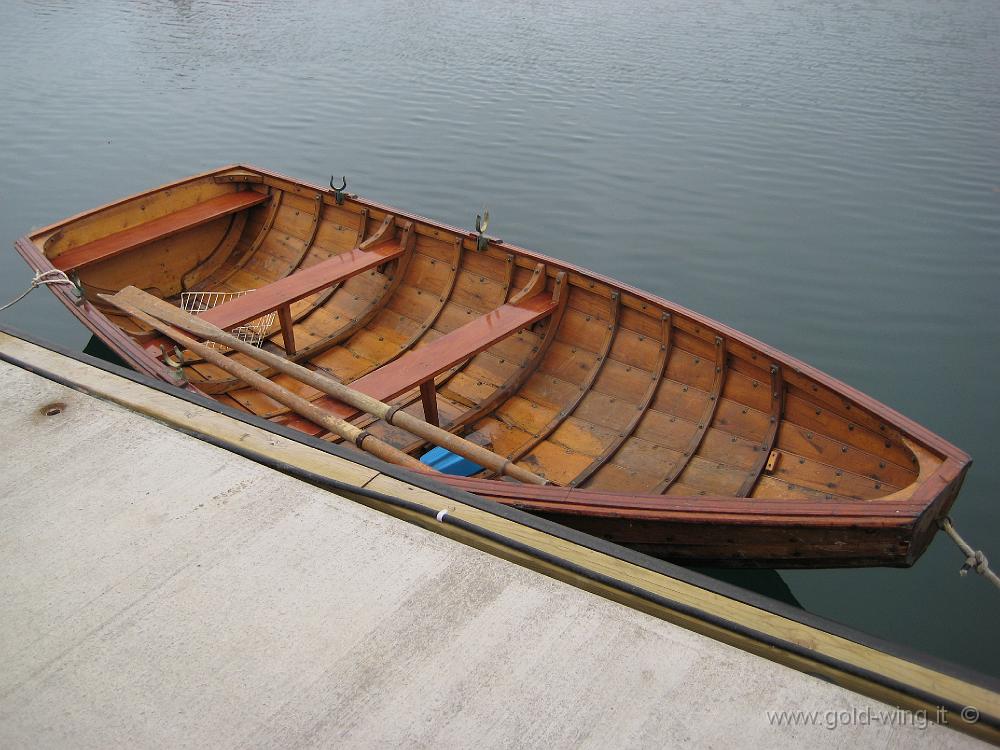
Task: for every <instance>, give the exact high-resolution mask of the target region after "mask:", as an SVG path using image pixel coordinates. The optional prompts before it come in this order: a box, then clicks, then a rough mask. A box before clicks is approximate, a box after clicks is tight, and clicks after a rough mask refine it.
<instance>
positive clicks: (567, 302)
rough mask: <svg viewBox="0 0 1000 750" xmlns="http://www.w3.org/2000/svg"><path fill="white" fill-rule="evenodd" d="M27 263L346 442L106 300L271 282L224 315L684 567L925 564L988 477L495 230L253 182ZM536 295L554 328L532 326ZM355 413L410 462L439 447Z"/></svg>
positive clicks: (708, 325)
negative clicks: (964, 488) (948, 523)
mask: <svg viewBox="0 0 1000 750" xmlns="http://www.w3.org/2000/svg"><path fill="white" fill-rule="evenodd" d="M16 247H17V250H18V252H19V253H20V254H21V255H22V256H23V257H24V258H25V260H26V261H27V262H28V263H29V265H30V266H31V267H32V268H33V269H35V270H36V271H44V270H48V269H50V268H53V267H57V268H61V269H63V270H66V271H67V272H69V273H70V274H72V275H73V277H74V278H77V279H78V280H79V283H80V286H81V289H82V291H83V299H82V300H81V299H78V298H77V297H76V296H75V295H74V294H73V293H72V292H71V291H68V290H67V289H66V288H65V287H50V289H51V290H52V291H53V293H54V294H56V296H57V297H59V298H60V299H61V300H62V301H63V302H64V304H66V306H67V307H68V308H69V309H70V310H71V312H73V314H74V315H76V317H77V318H78V319H79V320H81V321H82V322H83V323H84V324H85V325H86V326H87V327H88V328H90V330H91V331H93V332H94V333H95V334H96V335H97V336H99V337H100V338H101V339H102V340H104V341H105V343H107V344H108V345H109V346H110V347H111V348H112V349H113V350H114V351H115V352H116V353H117V354H119V356H121V357H122V358H123V359H125V360H126V361H127V362H129V363H130V364H131V365H133V366H134V367H135V368H136V369H138V370H140V371H141V372H144V373H146V374H149V375H153V376H155V377H159V378H162V379H164V380H166V381H168V382H175V383H177V384H179V385H182V386H184V387H186V388H189V389H192V390H198V391H202V392H205V393H207V394H210V395H211V396H212V397H213V398H215V399H217V400H218V401H219V402H221V403H223V404H226V405H228V406H231V407H233V408H236V409H239V410H243V411H247V412H250V413H253V414H256V415H259V416H262V417H264V418H267V419H271V420H274V421H276V422H279V423H282V424H286V425H291V426H294V427H296V428H298V429H301V430H303V431H305V432H307V433H309V434H312V435H319V436H322V437H324V438H327V439H331V440H332V439H335V438H334V436H331V435H328V434H325V433H324V432H323V430H322V429H321V428H319V427H317V426H316V425H315V424H312V423H310V422H307V421H305V420H303V419H302V418H301V417H299V416H298V415H296V414H294V413H291V412H289V410H288V409H287V408H286V407H284V406H282V405H281V404H279V403H278V402H276V401H273V400H272V399H270V398H269V397H267V396H266V395H264V394H262V393H260V392H258V391H255V390H252V389H249V388H246V387H244V386H243V384H242V383H240V382H239V381H237V380H234V379H233V378H232V377H231V376H229V375H228V374H227V373H225V372H224V371H222V370H220V369H219V368H216V367H213V366H212V365H210V364H208V363H206V362H204V361H200V360H198V359H197V358H195V357H192V356H190V355H188V356H185V364H184V366H183V368H182V370H181V371H182V373H183V377H182V376H181V371H179V370H178V368H177V367H175V366H172V365H171V364H170V363H169V362H165V361H163V358H162V356H161V352H162V349H161V348H160V344H164V343H168V342H166V341H164V340H162V339H160V337H158V336H157V335H156V334H155V333H153V332H150V331H148V330H146V329H145V326H144V325H143V324H141V323H139V322H138V321H135V320H133V319H131V318H129V317H128V316H126V315H124V314H123V313H121V312H120V311H118V310H116V309H114V308H113V307H110V306H109V305H107V304H106V303H104V302H103V301H102V300H100V299H99V298H98V297H97V294H98V293H100V292H109V291H110V292H115V291H117V290H119V289H121V288H123V287H125V286H129V285H132V286H136V287H139V288H142V289H145V290H146V291H149V292H151V293H153V294H155V295H156V296H159V297H162V298H163V299H166V300H168V301H171V302H173V303H175V304H178V303H179V297H180V294H181V293H182V292H185V291H197V290H208V291H220V292H233V293H237V292H243V291H246V290H257V291H256V293H255V294H254V295H248V296H247V297H243V298H242V302H238V303H237V302H233V303H229V305H228V306H227V307H225V308H217V309H216V311H213V313H212V314H214V315H215V316H216V318H217V322H218V323H219V324H220V325H223V327H229V328H231V327H232V326H233V325H234V324H235V322H237V321H240V322H242V321H245V320H246V319H248V317H252V316H253V315H254V314H256V313H257V312H259V311H260V310H264V309H267V310H270V311H276V312H277V313H278V315H277V321H278V322H276V323H275V324H274V325H273V326H272V328H271V329H270V330H269V331H268V332H267V340H266V343H265V344H264V345H265V346H266V347H267V348H268V349H269V350H271V351H274V352H278V353H282V354H284V355H286V356H288V357H289V358H291V359H294V360H295V361H298V362H299V363H301V364H305V365H307V366H308V367H310V368H315V369H320V370H322V371H324V372H327V373H330V374H332V375H333V376H334V377H336V378H337V379H338V380H340V381H342V382H345V383H353V384H356V386H357V387H359V389H361V390H365V388H369V387H370V388H372V389H374V391H367V390H366V391H365V392H372V395H375V393H376V392H377V393H378V394H379V395H378V396H377V397H379V398H383V397H384V398H387V399H389V400H390V401H391V403H393V404H396V405H399V406H400V408H402V409H405V410H406V411H408V412H411V413H412V414H414V415H416V416H421V417H423V416H424V415H425V414H428V415H431V416H433V418H435V419H436V420H437V421H438V422H439V423H440V425H441V426H442V427H444V428H446V429H448V430H451V431H453V432H456V433H457V434H460V435H462V436H464V437H466V438H468V439H469V440H471V441H473V442H476V443H479V444H481V445H484V446H486V447H488V448H490V449H491V450H493V451H494V452H496V453H498V454H500V455H501V456H503V457H505V458H508V459H510V460H511V461H512V462H515V463H517V464H518V465H520V466H523V467H524V468H526V469H528V470H529V471H531V472H534V473H536V474H538V475H540V476H543V477H545V478H546V479H548V480H549V481H550V482H551V484H550V485H546V486H541V487H539V486H529V485H520V484H516V483H512V482H509V481H499V480H497V479H496V478H494V477H492V476H490V475H488V474H486V473H485V472H484V473H482V474H481V475H479V476H476V477H470V478H461V477H449V476H445V477H442V481H445V482H448V483H450V484H452V485H454V486H456V487H460V488H462V489H466V490H469V491H472V492H475V493H477V494H479V495H482V496H484V497H489V498H492V499H494V500H497V501H499V502H501V503H505V504H508V505H513V506H516V507H519V508H523V509H525V510H529V511H531V512H534V513H538V514H540V515H542V516H545V517H548V518H552V519H553V520H556V521H558V522H560V523H564V524H566V525H569V526H573V527H576V528H579V529H581V530H584V531H587V532H589V533H592V534H594V535H596V536H599V537H603V538H606V539H610V540H612V541H616V542H620V543H623V544H627V545H630V546H634V547H636V548H637V549H641V550H645V551H648V552H651V553H654V554H657V555H659V556H662V557H667V558H670V559H674V560H679V561H686V562H691V563H697V564H715V565H733V566H746V567H762V566H766V567H834V566H855V565H895V566H905V565H911V564H912V563H913V562H914V561H915V560H916V559H917V557H918V556H919V555H920V554H921V553H922V552H923V550H924V549H925V548H926V546H927V544H928V543H929V542H930V540H931V538H932V537H933V535H934V533H935V531H936V528H937V524H936V520H937V519H938V518H940V517H941V516H943V515H944V514H946V513H947V512H948V509H949V508H950V506H951V504H952V503H953V502H954V499H955V496H956V495H957V493H958V490H959V488H960V487H961V483H962V480H963V478H964V476H965V473H966V471H967V470H968V467H969V464H970V459H969V457H968V456H967V455H966V454H965V453H963V452H962V451H961V450H959V449H957V448H956V447H955V446H953V445H951V444H950V443H948V442H947V441H945V440H943V439H942V438H940V437H938V436H937V435H935V434H933V433H931V432H930V431H928V430H927V429H926V428H924V427H921V426H920V425H918V424H916V423H914V422H912V421H911V420H909V419H907V418H906V417H903V416H902V415H900V414H898V413H896V412H894V411H893V410H891V409H889V408H888V407H886V406H884V405H883V404H881V403H879V402H877V401H875V400H874V399H872V398H870V397H868V396H866V395H864V394H861V393H860V392H858V391H856V390H854V389H853V388H851V387H849V386H847V385H845V384H843V383H840V382H839V381H837V380H835V379H833V378H831V377H830V376H828V375H825V374H824V373H821V372H819V371H817V370H815V369H814V368H811V367H809V366H808V365H805V364H804V363H801V362H799V361H797V360H795V359H793V358H791V357H789V356H788V355H786V354H783V353H781V352H779V351H777V350H775V349H773V348H771V347H768V346H766V345H765V344H762V343H761V342H758V341H756V340H754V339H752V338H750V337H748V336H745V335H744V334H741V333H739V332H737V331H735V330H733V329H731V328H729V327H727V326H724V325H722V324H720V323H718V322H715V321H712V320H710V319H708V318H706V317H704V316H701V315H698V314H697V313H694V312H692V311H690V310H687V309H685V308H682V307H680V306H678V305H675V304H673V303H670V302H668V301H666V300H663V299H660V298H657V297H655V296H653V295H650V294H648V293H645V292H642V291H640V290H637V289H634V288H631V287H629V286H626V285H624V284H621V283H619V282H615V281H613V280H611V279H608V278H605V277H602V276H599V275H597V274H594V273H592V272H589V271H586V270H584V269H580V268H577V267H575V266H572V265H570V264H567V263H564V262H562V261H559V260H555V259H552V258H548V257H545V256H542V255H539V254H537V253H534V252H531V251H529V250H526V249H524V248H520V247H516V246H514V245H511V244H508V243H504V242H501V241H499V240H495V239H489V241H488V243H487V246H486V248H485V250H477V237H476V235H475V234H474V233H471V232H467V231H464V230H461V229H457V228H454V227H449V226H446V225H443V224H439V223H436V222H433V221H430V220H428V219H424V218H422V217H419V216H414V215H410V214H407V213H406V212H403V211H399V210H397V209H395V208H390V207H388V206H383V205H380V204H378V203H374V202H371V201H366V200H362V199H360V198H358V197H356V196H352V195H343V196H342V203H338V201H337V196H336V195H335V194H334V193H333V192H332V191H330V190H327V189H325V188H320V187H315V186H311V185H308V184H305V183H301V182H297V181H295V180H292V179H290V178H287V177H284V176H281V175H278V174H275V173H272V172H269V171H266V170H263V169H259V168H256V167H249V166H242V165H238V166H231V167H225V168H223V169H219V170H214V171H212V172H208V173H205V174H202V175H198V176H196V177H193V178H189V179H186V180H181V181H179V182H175V183H171V184H169V185H166V186H163V187H161V188H158V189H156V190H151V191H149V192H146V193H142V194H140V195H137V196H133V197H131V198H127V199H124V200H122V201H118V202H116V203H113V204H110V205H108V206H104V207H101V208H98V209H95V210H93V211H88V212H86V213H83V214H80V215H78V216H75V217H72V218H70V219H67V220H65V221H62V222H59V223H57V224H54V225H52V226H49V227H46V228H44V229H41V230H38V231H37V232H34V233H33V234H31V235H30V236H28V237H24V238H22V239H20V240H18V241H17V243H16ZM380 254H381V255H380ZM309 269H313V270H312V271H311V272H310V270H309ZM532 295H534V297H532ZM529 297H531V299H530V300H529ZM549 297H551V303H543V300H544V299H548V298H549ZM250 300H253V302H249V301H250ZM529 302H530V303H531V304H535V305H536V308H537V309H536V310H535V311H534V312H532V313H531V314H530V315H528V314H525V313H520V312H518V311H519V310H520V307H519V306H520V305H525V304H529ZM257 308H259V310H258V309H257ZM206 315H208V314H206ZM484 331H489V332H490V333H486V334H484ZM484 336H485V338H484ZM435 341H439V343H438V344H436V345H434V346H430V345H431V344H432V343H433V342H435ZM425 347H429V348H428V349H427V351H426V353H425V354H426V355H428V356H423V357H421V356H420V352H421V349H423V348H425ZM441 352H447V353H448V354H447V356H444V355H442V354H441ZM230 356H233V357H236V358H238V359H240V361H242V362H244V363H245V364H250V365H252V366H253V367H254V368H255V369H257V370H260V371H262V372H263V374H265V375H267V376H268V377H271V378H272V379H273V380H274V381H275V382H277V383H279V384H280V385H282V386H284V387H286V388H289V389H290V390H292V391H293V392H295V393H297V394H298V395H301V396H303V397H305V398H307V399H309V400H311V401H313V402H314V403H316V404H317V405H320V406H323V407H324V408H327V409H330V410H332V411H334V412H337V409H338V408H340V407H342V406H343V405H342V404H339V402H336V401H334V400H333V399H331V398H330V397H327V396H324V395H323V394H321V393H320V392H318V391H316V390H315V389H313V388H311V387H308V386H305V385H303V384H301V383H297V382H295V381H293V380H291V379H290V378H289V377H288V376H285V375H275V374H274V373H273V372H268V371H267V370H266V368H263V367H262V366H261V365H259V364H258V363H254V362H253V361H252V360H248V359H247V358H246V357H245V355H243V354H232V353H230ZM432 358H433V359H435V360H437V361H436V362H429V361H427V360H429V359H432ZM389 365H391V366H389ZM387 366H388V367H387ZM383 368H384V369H383ZM390 371H391V375H390ZM390 384H391V387H390ZM379 388H381V389H382V390H381V391H379V390H378V389H379ZM344 416H347V414H344ZM349 416H350V417H351V418H352V419H353V420H354V422H355V423H356V424H357V425H359V426H361V427H362V428H363V429H366V430H368V431H369V432H370V433H371V434H373V435H375V436H377V437H378V438H381V439H382V440H385V441H386V442H388V443H390V444H392V445H394V446H396V447H397V448H400V449H402V450H405V451H407V452H410V453H414V454H416V453H418V452H419V451H421V450H422V449H423V448H424V447H425V446H424V444H423V443H422V442H421V441H419V440H414V438H413V436H412V435H410V434H409V433H405V432H403V431H401V430H400V429H399V428H397V427H393V426H391V425H389V424H387V423H385V422H384V421H381V420H376V419H374V418H372V417H368V416H366V415H357V414H350V415H349Z"/></svg>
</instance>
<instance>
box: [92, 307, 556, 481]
mask: <svg viewBox="0 0 1000 750" xmlns="http://www.w3.org/2000/svg"><path fill="white" fill-rule="evenodd" d="M102 296H104V298H105V299H107V300H108V301H109V302H111V303H112V304H115V305H119V306H120V303H125V304H128V305H129V306H130V307H132V308H138V309H141V310H143V311H145V312H147V313H149V314H151V315H155V316H156V317H157V318H160V319H161V320H163V321H166V322H167V323H170V324H171V325H173V326H176V327H178V328H183V329H184V330H186V331H190V332H191V333H193V334H195V335H197V336H200V337H201V338H203V339H206V340H208V341H214V342H216V343H218V344H222V345H223V346H228V347H229V348H230V349H233V350H235V351H238V352H242V353H244V354H246V355H248V356H250V357H253V358H254V359H256V360H258V361H260V362H263V363H264V364H267V365H270V366H271V367H273V368H274V369H275V370H278V371H279V372H283V373H285V374H286V375H290V376H291V377H293V378H295V379H296V380H298V381H300V382H302V383H305V384H306V385H310V386H312V387H313V388H315V389H316V390H318V391H322V392H323V393H325V394H327V395H329V396H333V397H334V398H336V399H338V400H340V401H343V402H344V403H345V404H349V405H350V406H353V407H354V408H355V409H358V410H360V411H363V412H366V413H368V414H371V415H373V416H375V417H378V418H379V419H384V420H385V421H387V422H388V423H389V424H392V425H395V426H397V427H399V428H401V429H404V430H406V431H407V432H410V433H412V434H414V435H416V436H417V437H421V438H423V439H424V440H426V441H428V442H429V443H432V444H434V445H438V446H440V447H442V448H445V449H446V450H449V451H451V452H452V453H456V454H458V455H459V456H462V457H463V458H467V459H469V460H470V461H472V462H474V463H476V464H478V465H480V466H483V467H485V468H487V469H490V470H491V471H493V472H496V473H498V474H504V475H506V476H509V477H511V478H512V479H516V480H518V481H519V482H524V483H526V484H547V483H548V482H547V481H546V480H545V479H543V478H542V477H540V476H538V475H537V474H534V473H533V472H530V471H528V470H527V469H525V468H523V467H521V466H518V465H517V464H515V463H513V462H511V461H508V460H507V459H506V458H504V457H503V456H499V455H497V454H496V453H494V452H493V451H491V450H489V449H487V448H484V447H483V446H481V445H476V444H475V443H473V442H471V441H469V440H465V439H464V438H460V437H459V436H458V435H454V434H452V433H450V432H448V431H447V430H443V429H441V428H440V427H436V426H435V425H432V424H428V423H427V422H425V421H423V420H422V419H418V418H417V417H414V416H413V415H412V414H409V413H407V412H405V411H403V410H402V409H398V408H394V407H391V406H389V405H388V404H385V403H383V402H382V401H379V400H378V399H376V398H373V397H371V396H369V395H368V394H367V393H362V392H361V391H358V390H355V389H354V388H351V387H349V386H346V385H344V384H343V383H340V382H338V381H336V380H334V379H333V378H331V377H328V376H326V375H322V374H320V373H319V372H316V371H314V370H309V369H307V368H305V367H303V366H302V365H299V364H297V363H295V362H290V361H288V360H287V359H285V358H283V357H280V356H278V355H276V354H272V353H271V352H269V351H266V350H264V349H261V348H259V347H256V346H253V345H252V344H248V343H247V342H245V341H243V340H241V339H239V338H237V337H236V336H233V335H232V334H230V333H227V332H226V331H223V330H222V329H220V328H218V327H216V326H214V325H212V324H211V323H208V322H206V321H204V320H201V319H199V318H197V317H195V316H193V315H190V314H188V313H186V312H184V311H183V310H180V309H179V308H177V307H174V306H173V305H171V304H170V303H169V302H165V301H164V300H161V299H158V298H156V297H154V296H152V295H150V294H147V293H146V292H143V291H141V290H139V289H136V288H135V287H126V288H125V289H123V290H121V291H120V292H118V294H116V295H113V296H111V295H102ZM168 335H169V334H168ZM192 351H194V350H193V349H192ZM265 380H266V378H265ZM282 403H284V402H282ZM324 413H325V412H324ZM303 416H306V415H303ZM306 418H307V419H311V418H310V417H306ZM318 424H319V423H318ZM338 434H339V433H338ZM421 466H425V465H424V464H421Z"/></svg>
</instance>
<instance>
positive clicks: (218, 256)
mask: <svg viewBox="0 0 1000 750" xmlns="http://www.w3.org/2000/svg"><path fill="white" fill-rule="evenodd" d="M249 215H250V214H249V212H247V211H241V212H240V213H238V214H236V215H234V216H233V218H232V221H230V222H229V229H228V230H227V231H226V234H225V235H224V236H223V237H222V239H221V240H219V244H218V245H216V246H215V249H214V250H213V251H212V252H211V253H210V254H209V255H208V257H207V258H205V259H204V260H203V261H201V262H200V263H198V264H197V265H195V267H194V268H192V269H191V270H190V271H188V272H187V273H186V274H184V275H183V276H182V277H181V289H182V290H188V289H191V288H193V287H194V286H196V285H197V284H198V283H199V282H200V281H201V280H202V279H206V278H208V277H209V276H211V275H212V274H213V273H215V272H216V271H218V270H219V269H220V268H221V267H222V264H223V263H225V262H226V259H227V258H229V256H230V254H231V253H232V252H233V249H234V248H235V247H236V244H237V243H238V242H239V241H240V237H242V236H243V230H244V228H245V227H246V224H247V217H248V216H249Z"/></svg>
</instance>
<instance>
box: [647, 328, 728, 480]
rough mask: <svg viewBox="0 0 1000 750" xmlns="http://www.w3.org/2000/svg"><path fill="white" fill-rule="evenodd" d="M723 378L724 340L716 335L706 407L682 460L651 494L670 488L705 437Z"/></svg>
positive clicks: (724, 370)
mask: <svg viewBox="0 0 1000 750" xmlns="http://www.w3.org/2000/svg"><path fill="white" fill-rule="evenodd" d="M725 380H726V341H725V339H723V338H722V337H721V336H716V337H715V382H714V383H713V384H712V392H711V393H710V394H709V395H708V407H707V408H706V409H705V413H704V414H702V417H701V421H699V422H698V426H697V428H696V429H695V432H694V434H693V435H692V436H691V442H689V443H688V447H687V450H685V451H684V460H683V461H681V462H679V463H678V464H676V465H675V466H674V467H673V468H672V469H671V470H670V472H669V473H668V474H667V476H666V478H665V479H664V480H663V481H662V482H660V483H659V484H658V485H657V486H656V487H655V488H653V489H652V490H651V492H652V493H653V494H663V493H664V492H666V491H667V490H668V489H669V488H670V485H672V484H673V483H674V482H675V481H677V477H679V476H680V475H681V472H682V471H684V469H685V468H686V467H687V465H688V463H690V461H691V457H692V456H694V454H695V453H697V452H698V448H699V447H700V446H701V442H702V440H704V439H705V433H706V432H708V428H709V427H710V426H711V424H712V419H713V418H714V417H715V410H716V409H717V408H718V406H719V397H720V396H721V395H722V384H723V383H724V382H725Z"/></svg>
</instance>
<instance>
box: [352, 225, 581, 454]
mask: <svg viewBox="0 0 1000 750" xmlns="http://www.w3.org/2000/svg"><path fill="white" fill-rule="evenodd" d="M455 252H456V253H457V259H456V262H455V263H454V264H453V265H454V266H455V275H454V277H453V278H452V280H451V283H450V284H449V285H448V288H447V289H446V290H445V293H443V294H442V295H441V296H442V297H443V301H442V302H441V306H440V307H439V308H438V310H437V312H436V314H435V315H434V320H435V321H437V319H438V317H440V315H441V312H442V311H443V310H444V308H445V306H446V305H447V304H448V302H449V300H450V299H451V295H452V293H453V292H454V290H455V284H456V283H457V282H458V276H459V274H460V273H461V270H462V265H463V264H462V258H463V257H464V253H465V245H464V241H463V238H462V237H456V238H455ZM504 260H505V263H504V281H503V290H502V293H501V298H500V301H501V304H502V303H504V302H506V301H507V295H508V294H510V285H511V284H512V283H513V281H514V266H515V264H514V256H513V254H511V253H507V254H506V258H505V259H504ZM554 299H557V301H559V299H560V298H558V297H554ZM456 304H457V303H456ZM556 315H559V316H561V315H562V311H561V309H560V308H558V307H557V308H556V312H554V313H553V318H552V319H554V317H555V316H556ZM431 325H433V323H432V324H431ZM415 343H416V342H415V341H414V342H412V343H411V347H412V345H413V344H415ZM403 353H405V352H402V351H401V352H400V354H403ZM397 356H399V355H397ZM393 359H395V357H394V358H393ZM388 361H392V360H391V359H390V360H388ZM466 364H467V362H461V363H460V364H458V365H456V366H455V367H453V368H451V369H450V370H448V371H447V372H444V373H442V374H440V375H438V376H437V377H436V378H435V385H434V387H435V389H440V388H444V387H445V386H446V385H447V384H448V382H449V381H450V380H451V379H452V378H453V377H455V375H457V374H458V373H459V372H460V371H461V370H462V368H464V367H465V365H466ZM381 366H382V365H381V364H375V365H374V366H373V367H369V368H368V369H366V370H364V371H363V372H362V373H361V375H359V376H358V377H363V376H364V375H366V374H367V373H369V372H371V371H372V370H376V369H378V368H379V367H381ZM355 379H357V378H355ZM419 398H420V396H419V394H416V393H413V394H410V395H409V396H407V397H406V398H405V399H402V400H400V401H398V402H397V403H398V405H399V407H400V408H405V407H407V406H410V405H411V404H413V403H415V402H416V401H417V400H418V399H419ZM464 416H465V415H463V417H464ZM472 418H473V419H475V418H476V417H472ZM377 421H378V420H377V419H374V418H372V417H365V418H364V422H363V423H360V422H359V423H356V424H362V426H368V425H371V424H374V423H375V422H377ZM467 423H468V421H467V420H464V419H459V420H456V421H455V422H453V423H452V424H451V425H450V427H449V429H451V430H452V431H455V430H457V429H459V428H460V427H462V426H463V425H465V424H467ZM421 445H423V441H417V442H415V443H413V445H412V446H410V447H408V448H405V449H404V450H405V451H406V452H410V451H412V450H416V449H417V448H419V447H420V446H421Z"/></svg>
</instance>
